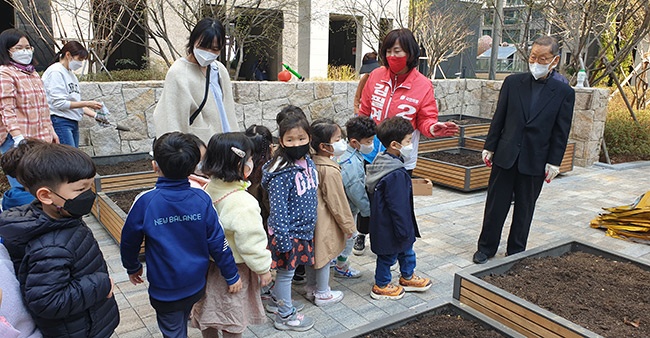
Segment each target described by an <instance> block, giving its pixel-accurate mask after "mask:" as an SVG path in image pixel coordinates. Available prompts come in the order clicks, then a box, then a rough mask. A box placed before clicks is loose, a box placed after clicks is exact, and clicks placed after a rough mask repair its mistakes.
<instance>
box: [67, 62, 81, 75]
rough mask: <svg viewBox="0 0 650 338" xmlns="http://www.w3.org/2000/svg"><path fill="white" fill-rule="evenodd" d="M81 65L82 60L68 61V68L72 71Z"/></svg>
mask: <svg viewBox="0 0 650 338" xmlns="http://www.w3.org/2000/svg"><path fill="white" fill-rule="evenodd" d="M83 65H84V62H83V61H78V60H72V61H70V63H68V68H70V70H71V71H73V72H74V71H75V70H78V69H81V67H83Z"/></svg>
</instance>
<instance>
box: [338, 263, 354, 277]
mask: <svg viewBox="0 0 650 338" xmlns="http://www.w3.org/2000/svg"><path fill="white" fill-rule="evenodd" d="M334 277H337V278H359V277H361V271H359V270H357V269H353V268H351V267H350V264H349V263H346V264H344V265H343V266H338V265H335V266H334Z"/></svg>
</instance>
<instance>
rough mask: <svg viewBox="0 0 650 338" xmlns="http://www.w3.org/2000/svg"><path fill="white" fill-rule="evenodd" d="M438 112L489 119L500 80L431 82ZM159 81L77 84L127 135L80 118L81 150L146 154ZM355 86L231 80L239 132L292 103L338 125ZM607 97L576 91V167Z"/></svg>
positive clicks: (595, 146) (594, 147)
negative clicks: (332, 120) (104, 105)
mask: <svg viewBox="0 0 650 338" xmlns="http://www.w3.org/2000/svg"><path fill="white" fill-rule="evenodd" d="M433 84H434V87H435V95H436V100H437V101H438V108H439V110H440V114H465V115H472V116H479V117H485V118H491V117H492V115H493V114H494V109H495V107H496V101H497V99H498V95H499V89H500V88H501V82H500V81H486V80H475V79H460V80H434V81H433ZM162 86H163V82H162V81H143V82H103V83H93V82H82V83H81V93H82V95H83V98H82V99H83V100H97V101H103V102H104V103H105V104H106V106H107V107H108V109H109V110H110V111H111V116H110V119H111V121H117V122H118V123H119V124H120V125H124V126H126V127H129V128H130V129H131V131H129V132H118V131H117V130H115V129H114V128H103V127H100V126H97V125H96V124H95V122H94V121H92V120H90V119H87V118H84V120H83V121H82V122H81V123H80V140H79V143H80V148H81V149H83V150H84V151H86V152H87V153H88V154H90V155H92V156H100V155H114V154H128V153H133V152H148V151H149V150H151V142H152V140H153V138H154V136H155V130H154V127H153V111H154V109H155V106H156V102H157V100H158V98H159V97H160V93H161V91H162ZM356 89H357V83H356V82H289V83H283V82H233V92H234V95H235V104H236V107H235V109H236V113H237V118H238V121H239V125H240V127H241V128H244V127H246V126H250V125H252V124H263V125H265V126H267V127H269V129H271V130H272V131H275V130H276V129H277V126H276V124H275V115H276V114H277V113H278V112H279V111H280V109H281V108H282V107H284V106H285V105H287V104H293V105H296V106H299V107H301V108H303V110H304V111H305V113H306V114H307V115H308V116H311V118H312V119H315V118H319V117H330V118H333V119H334V120H335V121H337V122H338V123H339V124H341V125H343V124H344V123H345V121H347V119H348V118H349V117H351V116H352V112H353V109H352V106H353V101H354V93H355V91H356ZM607 95H608V92H607V91H606V90H604V89H591V88H586V89H580V90H577V91H576V108H575V109H576V110H575V113H574V118H573V126H572V130H571V135H570V142H575V143H576V157H575V164H576V165H578V166H589V165H591V164H593V163H594V162H597V161H598V153H599V151H600V142H601V140H602V137H603V131H604V128H605V116H606V113H607Z"/></svg>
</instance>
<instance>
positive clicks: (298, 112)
mask: <svg viewBox="0 0 650 338" xmlns="http://www.w3.org/2000/svg"><path fill="white" fill-rule="evenodd" d="M292 116H295V117H299V118H303V119H305V120H307V115H305V112H304V111H302V109H300V107H296V106H294V105H291V104H290V105H287V106H285V107H284V108H282V110H280V112H279V113H278V115H275V123H277V124H278V127H279V126H280V123H281V122H282V121H283V120H284V119H286V118H287V117H292Z"/></svg>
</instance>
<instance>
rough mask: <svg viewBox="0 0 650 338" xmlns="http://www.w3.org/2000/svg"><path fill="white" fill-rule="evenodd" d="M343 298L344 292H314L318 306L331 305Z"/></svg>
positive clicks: (315, 302)
mask: <svg viewBox="0 0 650 338" xmlns="http://www.w3.org/2000/svg"><path fill="white" fill-rule="evenodd" d="M341 299H343V292H341V291H335V290H327V291H325V292H318V291H317V292H314V304H316V306H324V305H330V304H334V303H338V302H340V301H341Z"/></svg>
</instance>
